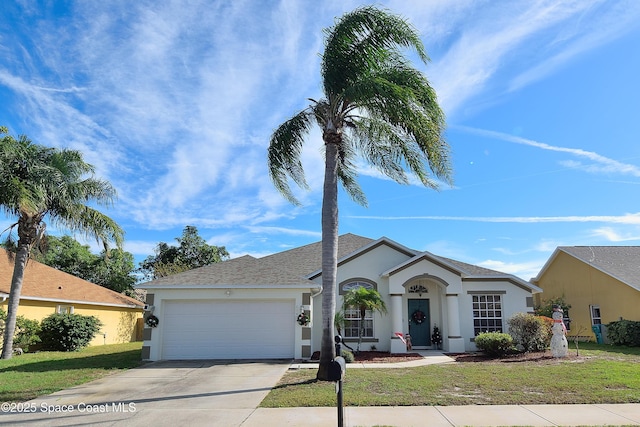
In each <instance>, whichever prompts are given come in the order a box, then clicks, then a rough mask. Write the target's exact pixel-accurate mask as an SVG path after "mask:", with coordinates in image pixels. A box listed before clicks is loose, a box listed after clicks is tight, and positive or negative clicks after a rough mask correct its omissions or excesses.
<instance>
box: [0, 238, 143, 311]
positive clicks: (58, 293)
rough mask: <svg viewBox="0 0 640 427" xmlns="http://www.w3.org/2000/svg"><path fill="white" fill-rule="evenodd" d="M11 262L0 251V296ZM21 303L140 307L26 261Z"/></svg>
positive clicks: (8, 279) (7, 287)
mask: <svg viewBox="0 0 640 427" xmlns="http://www.w3.org/2000/svg"><path fill="white" fill-rule="evenodd" d="M13 267H14V262H13V261H12V260H10V259H9V253H8V252H7V251H5V250H4V249H1V248H0V294H7V295H8V294H9V291H10V290H11V278H12V276H13ZM20 294H21V296H20V298H21V299H30V300H42V301H53V302H63V303H76V304H91V305H105V306H120V307H140V308H141V307H143V306H144V303H142V302H140V301H138V300H136V299H134V298H130V297H128V296H126V295H123V294H120V293H118V292H115V291H112V290H111V289H107V288H105V287H103V286H100V285H96V284H95V283H91V282H88V281H86V280H83V279H80V278H79V277H76V276H73V275H71V274H68V273H65V272H63V271H60V270H56V269H55V268H52V267H49V266H48V265H44V264H41V263H39V262H37V261H34V260H29V262H28V263H27V266H26V268H25V272H24V279H23V282H22V292H21V293H20Z"/></svg>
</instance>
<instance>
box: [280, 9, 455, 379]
mask: <svg viewBox="0 0 640 427" xmlns="http://www.w3.org/2000/svg"><path fill="white" fill-rule="evenodd" d="M325 36H326V39H325V50H324V53H323V54H322V58H321V77H322V86H323V92H324V98H322V99H320V100H313V99H312V100H310V101H311V104H310V105H309V106H308V107H307V108H305V109H303V110H302V111H300V112H298V113H297V114H295V115H294V116H293V117H292V118H290V119H288V120H287V121H285V122H284V123H283V124H281V125H280V126H279V127H278V128H277V129H276V130H275V132H274V133H273V135H272V136H271V140H270V144H269V150H268V167H269V173H270V176H271V179H272V181H273V183H274V185H275V187H276V188H277V189H278V190H279V191H280V192H281V193H282V194H283V195H284V196H285V197H286V198H287V199H288V200H289V201H291V202H292V203H294V204H297V203H298V201H297V199H296V198H295V197H294V195H293V194H292V192H291V189H290V187H289V182H288V180H289V179H291V180H292V181H293V182H295V183H296V184H297V185H298V186H300V187H302V188H307V183H306V180H305V176H304V170H303V168H302V162H301V153H302V146H303V144H304V141H305V138H306V136H307V134H308V133H309V131H310V130H311V128H312V126H313V125H314V124H317V125H318V126H319V128H320V130H321V131H322V139H323V141H324V154H325V165H324V166H325V172H324V188H323V199H322V286H323V292H322V319H323V320H322V325H323V326H322V327H323V331H322V341H321V352H320V353H321V355H320V367H319V369H318V374H317V378H318V379H320V380H327V379H329V375H328V374H329V366H330V364H331V361H332V360H333V358H334V357H335V348H334V343H333V337H334V323H333V318H334V314H335V311H336V300H335V294H336V274H337V254H338V181H340V183H341V184H342V186H343V187H344V189H345V190H346V192H347V193H348V194H349V195H350V197H351V198H352V199H353V200H354V201H356V202H358V203H360V204H362V205H365V204H366V198H365V196H364V194H363V192H362V190H361V189H360V186H359V185H358V183H357V182H356V175H357V169H356V160H358V159H359V158H360V159H363V160H364V161H365V162H367V163H369V164H371V165H373V166H374V167H376V168H377V169H378V170H380V171H381V172H382V173H383V174H385V175H386V176H388V177H390V178H392V179H393V180H395V181H397V182H399V183H404V184H406V183H408V182H409V180H408V177H407V174H406V171H405V168H408V169H409V170H410V171H411V173H413V174H414V175H415V176H417V177H418V179H419V180H420V181H421V182H422V183H423V184H424V185H425V186H427V187H432V188H437V183H436V182H435V180H434V179H432V177H431V176H430V174H429V172H428V170H431V172H432V173H433V174H434V175H435V176H436V177H438V178H440V179H442V180H444V181H450V172H451V171H450V165H449V159H448V153H449V148H448V145H447V144H446V142H445V141H444V139H443V137H442V134H443V131H444V126H445V121H444V115H443V113H442V110H441V109H440V107H439V106H438V103H437V99H436V94H435V91H434V90H433V88H431V86H430V84H429V82H428V80H427V78H426V77H425V76H424V75H423V74H422V73H421V72H420V71H419V70H417V69H416V68H414V67H413V66H412V65H411V64H410V62H409V61H408V60H407V59H406V58H405V57H404V56H403V54H402V53H401V52H400V49H402V48H413V49H414V50H415V51H416V53H417V54H418V56H419V57H420V59H421V60H422V61H423V62H425V63H426V62H427V61H428V57H427V54H426V52H425V49H424V46H423V44H422V41H421V40H420V38H419V36H418V33H417V31H416V30H415V29H414V28H413V27H412V26H411V25H409V24H408V23H407V22H406V21H404V20H403V19H402V18H400V17H398V16H395V15H393V14H391V13H389V12H387V11H384V10H380V9H377V8H375V7H372V6H366V7H362V8H359V9H356V10H354V11H353V12H350V13H347V14H345V15H344V16H342V18H340V19H339V20H338V21H337V22H336V24H335V25H334V26H333V27H331V28H329V29H327V30H325Z"/></svg>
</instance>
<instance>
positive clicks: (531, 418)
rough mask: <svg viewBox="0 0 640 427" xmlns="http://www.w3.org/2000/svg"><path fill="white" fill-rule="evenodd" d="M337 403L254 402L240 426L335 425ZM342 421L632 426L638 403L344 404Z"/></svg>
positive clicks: (639, 416)
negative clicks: (332, 405)
mask: <svg viewBox="0 0 640 427" xmlns="http://www.w3.org/2000/svg"><path fill="white" fill-rule="evenodd" d="M337 419H338V411H337V408H282V409H271V408H258V409H256V410H255V411H254V412H253V413H252V414H251V415H250V416H249V418H247V420H246V421H245V422H243V423H242V424H241V426H242V427H271V426H274V427H275V426H304V427H314V426H318V427H321V426H322V427H324V426H335V425H337ZM344 425H345V426H346V427H356V426H362V427H369V426H394V427H424V426H429V427H451V426H605V425H606V426H612V425H613V426H635V425H640V404H619V405H509V406H491V405H486V406H402V407H398V406H395V407H388V406H382V407H380V406H378V407H347V408H344Z"/></svg>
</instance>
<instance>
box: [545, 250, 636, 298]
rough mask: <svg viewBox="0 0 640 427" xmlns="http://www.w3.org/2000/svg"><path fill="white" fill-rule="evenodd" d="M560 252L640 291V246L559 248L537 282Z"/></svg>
mask: <svg viewBox="0 0 640 427" xmlns="http://www.w3.org/2000/svg"><path fill="white" fill-rule="evenodd" d="M558 251H562V252H565V253H567V254H569V255H571V256H572V257H574V258H577V259H579V260H580V261H582V262H584V263H585V264H589V265H591V266H593V267H594V268H597V269H598V270H600V271H602V272H603V273H605V274H607V275H609V276H611V277H614V278H616V279H618V280H620V281H621V282H623V283H626V284H627V285H629V286H631V287H632V288H634V289H637V290H639V291H640V246H558V248H557V249H556V251H555V252H554V254H553V255H552V256H551V258H550V259H549V261H547V263H546V264H545V266H544V267H543V268H542V270H541V271H540V273H539V274H538V276H537V277H536V280H539V279H540V277H542V274H543V272H544V271H545V270H546V269H547V267H548V266H549V265H550V263H551V261H552V260H553V259H554V258H555V257H556V256H557V254H558Z"/></svg>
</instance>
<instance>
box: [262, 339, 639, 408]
mask: <svg viewBox="0 0 640 427" xmlns="http://www.w3.org/2000/svg"><path fill="white" fill-rule="evenodd" d="M571 347H572V348H573V349H572V350H570V352H571V354H572V355H575V348H574V346H573V344H571ZM639 373H640V348H628V347H612V346H598V345H596V344H590V343H581V344H580V357H579V358H575V357H571V358H567V359H559V360H554V361H553V362H552V363H547V364H545V363H539V362H534V361H528V362H513V363H487V362H476V363H456V364H441V365H430V366H424V367H418V368H407V369H349V365H347V373H346V376H345V380H344V404H345V405H346V406H417V405H443V406H448V405H516V404H572V403H573V404H586V403H632V402H633V403H638V402H640V375H639ZM315 375H316V370H315V369H301V370H297V371H294V370H291V371H289V372H287V373H286V374H285V375H284V377H283V378H282V380H281V382H280V383H279V385H278V386H277V387H276V388H274V389H273V390H272V391H271V392H270V393H269V395H268V396H267V397H266V398H265V399H264V400H263V401H262V403H261V405H260V406H262V407H268V408H277V407H299V406H335V404H336V392H335V385H334V383H327V382H320V381H315Z"/></svg>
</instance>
